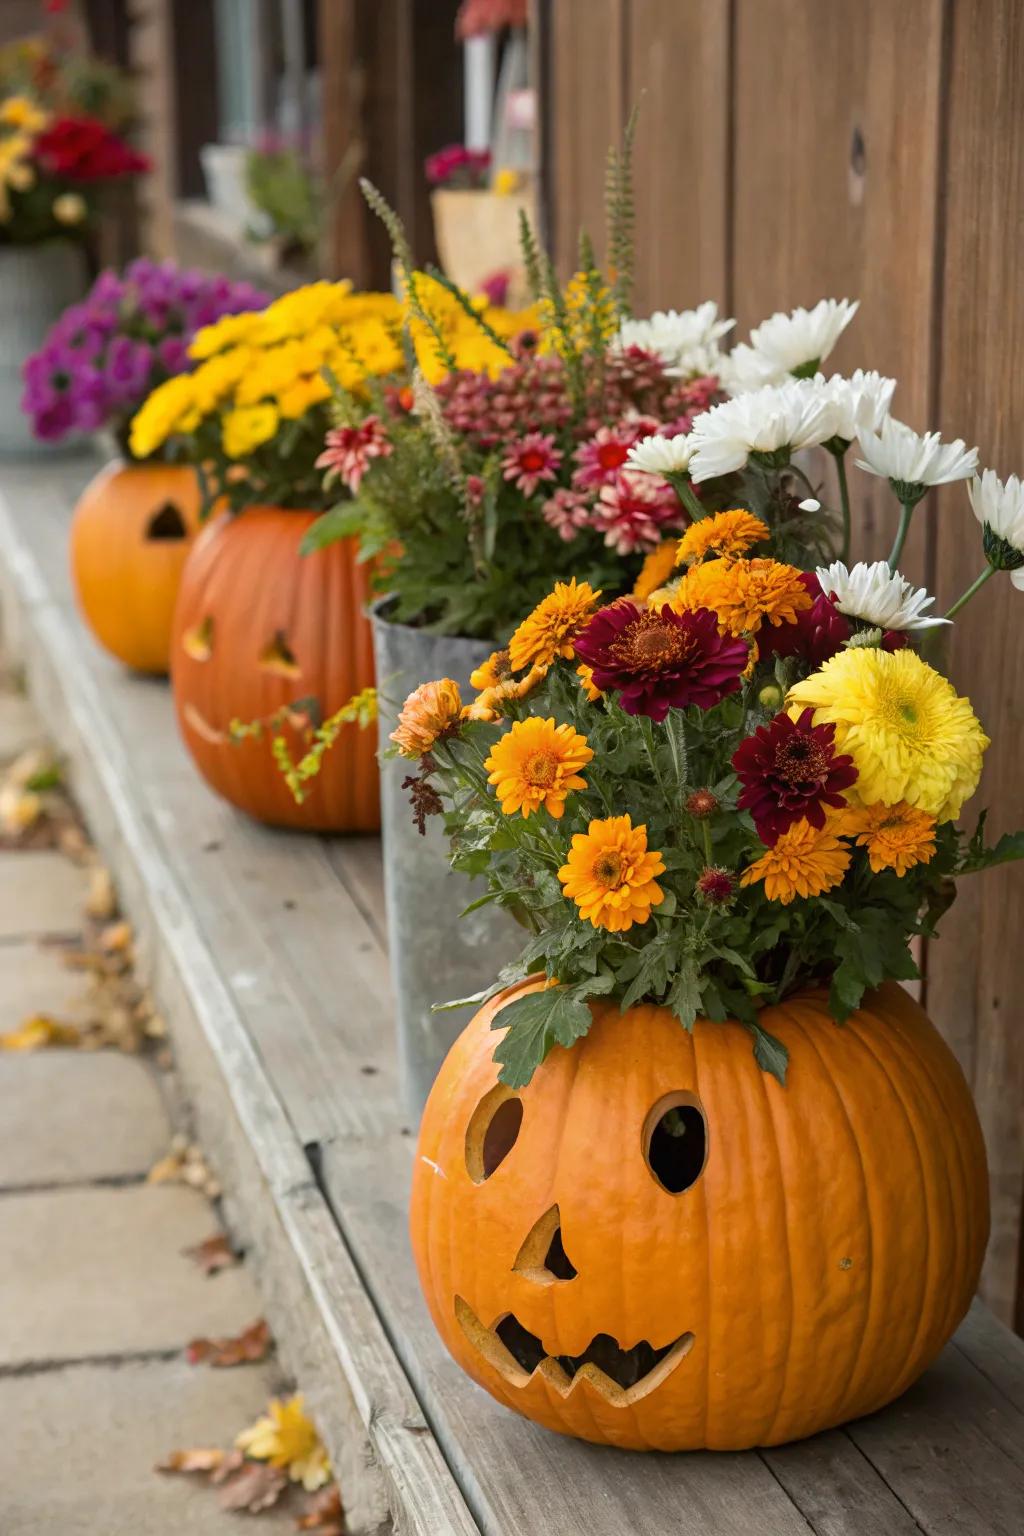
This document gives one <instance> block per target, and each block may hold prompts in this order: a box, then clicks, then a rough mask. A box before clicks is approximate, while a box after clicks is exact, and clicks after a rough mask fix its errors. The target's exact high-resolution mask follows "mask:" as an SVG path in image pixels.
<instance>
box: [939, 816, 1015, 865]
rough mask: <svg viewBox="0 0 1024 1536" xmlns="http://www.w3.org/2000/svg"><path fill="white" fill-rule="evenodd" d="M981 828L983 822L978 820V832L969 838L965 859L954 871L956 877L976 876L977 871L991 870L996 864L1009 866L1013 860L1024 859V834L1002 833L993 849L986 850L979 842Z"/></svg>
mask: <svg viewBox="0 0 1024 1536" xmlns="http://www.w3.org/2000/svg"><path fill="white" fill-rule="evenodd" d="M982 816H984V812H982ZM982 826H983V822H982V821H981V819H980V818H979V822H978V831H977V832H976V833H975V835H974V837H972V838H971V843H970V847H969V849H968V852H967V857H966V858H965V859H964V862H963V863H962V864H961V865H960V868H959V869H958V870H957V871H956V873H957V874H958V875H976V874H977V873H978V872H979V870H982V869H992V868H993V867H994V866H995V865H996V864H1010V863H1012V862H1013V860H1014V859H1024V832H1004V833H1003V835H1002V837H1001V838H1000V839H999V841H998V843H996V844H995V846H994V847H992V848H986V847H985V846H984V844H983V843H982V842H981V831H982Z"/></svg>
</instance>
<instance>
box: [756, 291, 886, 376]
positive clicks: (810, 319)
mask: <svg viewBox="0 0 1024 1536" xmlns="http://www.w3.org/2000/svg"><path fill="white" fill-rule="evenodd" d="M859 308H860V300H859V299H855V300H852V301H851V300H850V299H822V300H821V302H820V303H818V304H815V306H814V308H813V309H794V310H793V311H792V313H791V314H788V315H787V314H785V313H784V312H783V311H781V310H779V311H778V312H777V313H776V314H774V315H772V317H771V319H770V320H763V321H762V322H761V324H760V325H759V326H757V327H756V328H755V329H754V330H752V331H751V333H750V343H751V346H752V347H753V349H754V351H755V352H757V353H758V354H759V355H760V356H761V357H762V358H763V359H764V361H765V362H766V363H768V364H770V365H771V366H773V367H774V368H778V369H782V370H783V371H784V372H786V373H795V372H796V370H797V369H798V368H806V369H808V371H809V370H810V365H811V364H812V363H813V364H814V366H815V367H817V365H818V364H819V363H823V362H824V361H825V359H826V357H828V355H829V353H830V352H831V351H832V349H833V347H834V346H835V344H836V342H837V341H838V340H839V338H840V336H841V335H842V334H843V332H844V331H845V330H846V327H847V326H848V325H849V323H850V321H851V320H852V319H853V317H854V315H855V314H856V313H857V310H858V309H859Z"/></svg>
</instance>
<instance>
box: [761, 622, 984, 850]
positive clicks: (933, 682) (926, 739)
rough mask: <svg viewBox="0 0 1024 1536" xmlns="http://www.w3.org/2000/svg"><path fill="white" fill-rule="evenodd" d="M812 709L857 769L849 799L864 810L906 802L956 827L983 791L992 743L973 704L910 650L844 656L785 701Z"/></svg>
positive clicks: (860, 650)
mask: <svg viewBox="0 0 1024 1536" xmlns="http://www.w3.org/2000/svg"><path fill="white" fill-rule="evenodd" d="M786 702H787V704H788V705H790V706H791V708H792V711H793V712H795V713H799V711H800V710H801V709H805V708H807V706H808V705H809V706H810V707H811V708H812V709H813V710H814V723H815V725H825V724H832V725H834V726H835V728H836V734H835V743H836V751H837V752H848V753H849V754H850V756H851V757H852V758H853V761H854V763H855V764H856V767H857V775H858V777H857V782H856V784H854V786H853V788H852V789H851V790H850V792H849V793H850V798H851V799H852V800H854V801H855V802H857V803H859V804H863V805H874V804H875V803H876V802H881V803H882V804H884V805H896V804H897V803H898V802H899V801H901V800H905V801H907V802H908V803H909V804H910V805H914V806H916V807H917V809H918V810H919V811H925V812H927V814H928V815H930V816H934V817H935V819H936V821H938V822H943V821H953V820H955V819H956V817H957V816H959V814H960V810H961V807H962V806H963V803H964V801H965V800H966V799H968V798H969V796H971V795H972V794H973V793H974V791H975V789H977V787H978V780H979V778H980V777H981V760H982V754H983V752H984V751H985V748H986V747H987V746H988V744H989V740H988V737H987V736H986V735H985V733H984V731H983V730H982V728H981V725H980V724H979V722H978V720H977V718H976V717H975V714H974V711H973V710H972V709H971V705H970V700H969V699H962V698H959V697H958V696H957V694H956V691H955V690H954V689H953V687H952V686H951V684H950V683H948V682H947V681H946V679H945V678H944V677H942V676H941V675H940V674H939V673H938V672H936V671H935V670H934V668H932V667H930V666H928V664H927V662H924V661H922V660H921V658H920V656H918V655H917V653H916V652H915V651H912V650H910V649H909V648H907V649H905V650H902V651H893V652H890V651H882V650H874V649H871V648H867V647H856V648H854V649H853V650H845V651H840V652H839V654H838V655H836V656H833V657H832V659H831V660H830V661H827V662H826V663H825V665H824V666H823V667H821V668H820V670H819V671H817V672H814V673H812V674H811V676H810V677H808V678H805V679H804V680H803V682H800V683H796V684H795V685H794V686H793V687H792V688H791V689H790V690H789V693H788V694H787V696H786Z"/></svg>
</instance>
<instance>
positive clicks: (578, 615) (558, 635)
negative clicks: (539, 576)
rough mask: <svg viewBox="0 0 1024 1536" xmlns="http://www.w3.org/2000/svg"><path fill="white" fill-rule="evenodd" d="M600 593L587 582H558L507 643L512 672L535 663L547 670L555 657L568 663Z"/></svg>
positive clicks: (574, 579) (573, 579) (574, 580)
mask: <svg viewBox="0 0 1024 1536" xmlns="http://www.w3.org/2000/svg"><path fill="white" fill-rule="evenodd" d="M600 596H601V594H600V592H595V591H594V590H593V588H592V587H591V586H590V583H589V582H586V581H581V582H577V580H576V578H575V576H574V577H573V578H572V580H571V581H559V582H556V584H555V590H554V591H553V592H551V593H549V594H548V596H547V597H545V598H543V599H542V600H541V601H540V602H539V603H538V604H537V606H536V608H535V609H534V610H533V612H532V613H531V614H529V615H528V616H527V617H526V618H525V619H524V620H523V622H522V623H521V624H520V626H519V628H518V629H517V630H516V632H515V634H514V635H513V636H512V639H511V640H510V641H509V643H508V650H509V656H510V657H511V660H512V667H513V670H514V671H516V672H520V671H522V670H523V669H524V668H526V667H529V666H532V665H533V663H534V662H537V663H539V664H540V665H541V666H542V667H548V666H550V665H551V663H552V662H553V661H554V659H555V657H556V656H564V657H565V658H566V660H571V658H572V655H573V641H574V640H575V639H576V636H577V635H578V634H579V632H580V630H581V629H584V628H585V627H586V625H587V624H588V622H589V620H590V616H591V614H592V613H593V611H594V608H595V605H596V603H597V600H598V598H599V597H600Z"/></svg>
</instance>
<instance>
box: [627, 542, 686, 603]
mask: <svg viewBox="0 0 1024 1536" xmlns="http://www.w3.org/2000/svg"><path fill="white" fill-rule="evenodd" d="M675 568H676V541H675V540H674V539H666V540H665V541H664V543H662V544H659V545H658V547H657V549H652V550H651V552H650V554H649V555H645V556H644V563H643V565H642V566H641V567H640V575H639V576H638V577H637V579H636V585H635V586H634V588H633V596H634V597H635V598H636V600H637V601H638V602H640V603H646V601H647V599H648V598H649V597H650V595H651V593H652V592H657V591H658V589H659V587H663V586H664V585H665V583H666V581H668V579H669V577H670V576H671V575H672V572H673V571H674V570H675Z"/></svg>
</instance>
